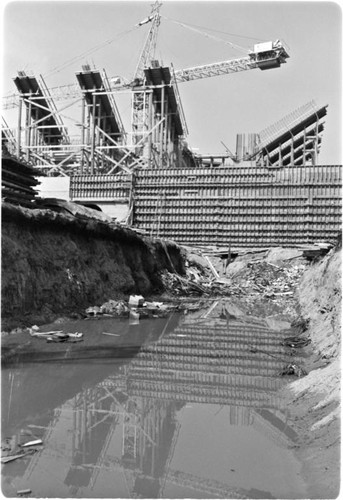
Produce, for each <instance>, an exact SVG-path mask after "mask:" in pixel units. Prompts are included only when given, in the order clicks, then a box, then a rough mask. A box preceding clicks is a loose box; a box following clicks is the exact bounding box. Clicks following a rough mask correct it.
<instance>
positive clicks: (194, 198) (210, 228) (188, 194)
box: [134, 165, 342, 247]
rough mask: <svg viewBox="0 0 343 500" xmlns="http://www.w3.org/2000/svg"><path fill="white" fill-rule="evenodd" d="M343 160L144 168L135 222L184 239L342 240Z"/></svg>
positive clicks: (250, 242)
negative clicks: (269, 166) (271, 165)
mask: <svg viewBox="0 0 343 500" xmlns="http://www.w3.org/2000/svg"><path fill="white" fill-rule="evenodd" d="M341 183H342V167H341V166H338V165H321V166H315V167H313V166H301V167H299V166H292V167H284V168H282V169H267V168H258V167H252V166H249V167H220V168H211V169H192V170H191V169H187V170H182V169H177V170H176V169H175V170H170V169H169V170H141V171H138V172H137V174H136V178H135V189H134V194H135V210H134V223H135V225H136V226H137V227H139V228H141V229H145V230H147V231H148V232H150V233H151V234H153V235H158V236H161V237H166V238H171V239H174V240H176V241H177V242H180V243H185V244H203V245H218V246H223V245H224V246H227V245H228V244H229V243H230V244H231V246H232V247H264V246H278V245H288V246H292V245H298V244H305V243H312V242H315V241H318V240H323V239H325V240H330V239H335V238H336V236H337V233H338V231H339V230H340V228H341Z"/></svg>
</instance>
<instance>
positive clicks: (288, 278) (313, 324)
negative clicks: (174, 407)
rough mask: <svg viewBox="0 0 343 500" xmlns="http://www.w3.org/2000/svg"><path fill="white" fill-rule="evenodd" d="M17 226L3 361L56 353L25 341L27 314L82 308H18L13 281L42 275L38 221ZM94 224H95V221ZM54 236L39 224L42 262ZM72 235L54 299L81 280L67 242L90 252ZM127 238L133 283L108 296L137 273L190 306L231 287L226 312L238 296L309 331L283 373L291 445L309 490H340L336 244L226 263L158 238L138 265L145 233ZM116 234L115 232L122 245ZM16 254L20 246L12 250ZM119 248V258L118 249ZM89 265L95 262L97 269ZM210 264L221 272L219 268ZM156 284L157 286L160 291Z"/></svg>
mask: <svg viewBox="0 0 343 500" xmlns="http://www.w3.org/2000/svg"><path fill="white" fill-rule="evenodd" d="M60 222H61V221H60ZM68 223H70V221H69V222H68ZM65 224H67V223H65ZM15 226H16V224H15V223H12V225H10V226H9V227H10V229H9V230H8V231H6V230H5V231H4V229H3V235H4V237H5V241H4V237H3V247H4V246H5V248H7V250H9V248H10V247H12V250H14V252H12V256H13V255H14V256H17V264H16V268H15V272H16V275H17V276H14V274H13V273H14V270H13V269H12V270H11V273H10V274H8V273H9V269H8V268H6V267H4V268H3V270H2V280H3V283H5V284H6V285H7V286H8V287H10V285H11V286H12V292H11V296H12V297H15V296H16V294H17V299H16V302H15V303H14V307H15V309H16V312H15V315H13V317H12V320H11V321H9V319H8V317H7V323H6V324H7V325H8V326H7V328H4V326H3V332H2V354H3V362H5V363H6V360H9V359H10V358H11V357H12V356H15V354H16V353H17V354H18V353H19V352H20V354H21V355H25V349H29V351H30V353H31V354H32V352H33V351H32V349H33V350H34V351H35V352H36V353H37V354H39V352H40V351H41V350H43V351H45V352H48V351H49V352H51V349H52V347H53V348H54V349H55V351H54V352H55V354H56V352H57V351H58V350H61V347H60V344H55V345H53V346H51V345H49V344H46V343H44V344H43V343H41V342H38V343H37V342H33V341H32V339H31V338H30V337H29V336H28V334H27V330H26V329H27V327H30V326H32V323H30V321H32V319H33V318H36V319H38V320H40V325H41V324H43V323H48V322H49V321H53V320H56V319H57V318H58V317H59V316H64V317H65V316H68V317H71V315H72V316H73V318H74V319H75V318H77V317H79V318H81V317H84V310H85V309H84V305H85V302H83V303H82V307H79V309H78V308H77V304H76V303H74V305H73V307H74V310H73V311H71V310H70V308H69V309H67V310H66V314H58V312H57V311H56V310H55V311H53V310H52V306H51V304H50V306H49V308H48V309H47V310H46V311H45V313H44V314H41V310H38V309H37V310H34V306H32V309H31V311H30V314H28V313H27V312H25V313H24V314H22V315H20V313H19V311H20V307H19V306H20V303H19V302H20V300H23V298H24V300H25V293H24V291H23V288H21V289H15V287H16V286H18V287H20V286H23V285H20V284H22V283H23V282H24V281H25V280H33V281H34V280H35V279H36V280H37V279H39V280H40V283H43V281H44V276H42V275H41V274H39V273H41V268H40V267H39V266H36V267H35V266H32V262H33V260H34V262H36V261H37V258H38V257H39V256H37V254H35V255H33V254H31V255H28V252H29V253H30V252H36V251H37V247H36V246H35V245H34V243H33V236H34V234H33V233H34V231H35V232H36V235H37V228H35V229H34V231H33V230H32V227H31V229H29V231H31V240H30V241H29V244H27V241H28V240H27V239H25V238H24V237H23V235H22V234H21V231H19V230H17V229H16V227H15ZM27 230H28V229H27V228H26V231H27ZM92 231H93V232H94V227H92ZM120 231H122V230H120ZM120 234H121V235H122V236H121V237H122V238H123V239H124V240H125V241H127V235H125V236H123V233H122V232H121V233H120ZM55 238H56V236H54V235H53V234H52V232H51V231H50V230H49V229H46V230H45V232H44V231H43V232H42V233H41V234H39V244H40V250H41V252H42V253H45V254H46V253H50V252H51V254H50V255H45V257H44V259H42V262H45V261H46V266H47V268H48V265H49V259H51V260H53V259H54V257H56V256H55V255H54V254H53V249H54V248H55V247H54V245H55ZM78 238H81V239H82V236H81V235H80V234H79V235H77V238H76V237H72V236H71V234H69V235H68V236H67V239H66V240H65V241H64V242H63V241H62V244H60V246H59V253H58V256H59V259H58V260H56V259H55V271H54V272H55V273H56V280H58V275H59V273H61V275H62V274H63V276H64V275H66V279H65V281H64V282H61V281H59V284H58V297H59V301H60V302H59V303H60V304H62V303H63V297H65V298H66V300H68V297H69V295H68V294H69V289H70V287H71V286H73V287H75V289H77V283H78V276H77V274H76V271H75V270H73V269H70V271H69V274H68V272H66V269H65V268H66V264H65V261H64V258H66V259H69V265H70V266H71V261H70V248H71V245H74V247H73V248H74V252H75V248H77V251H78V252H80V253H79V255H82V256H83V257H85V252H88V250H87V248H85V246H84V241H80V240H79V241H77V239H78ZM130 238H132V241H133V246H134V249H133V250H132V249H131V251H132V252H133V253H132V255H133V256H136V257H137V256H138V261H139V263H138V267H137V266H136V267H134V266H132V267H131V270H130V269H129V268H127V267H125V266H124V267H123V268H122V269H121V271H120V273H121V274H120V279H121V282H125V273H128V275H127V277H128V281H129V282H130V283H131V288H130V287H128V288H126V289H124V288H123V289H121V290H117V293H116V297H111V298H115V299H119V298H122V299H125V300H127V299H128V296H129V294H130V293H133V292H134V291H135V290H137V279H138V282H139V280H141V281H140V283H141V285H140V286H141V288H140V289H139V288H138V291H143V290H144V291H146V292H147V294H146V298H149V299H151V300H157V299H159V300H161V301H163V303H169V304H170V303H171V304H174V305H175V304H180V303H182V302H187V303H192V304H193V306H192V308H194V309H196V307H197V304H198V306H199V307H200V306H202V305H203V303H204V301H205V302H206V301H214V300H215V299H216V298H220V297H229V298H231V299H232V304H233V305H232V310H231V313H232V314H233V315H235V303H236V304H237V311H238V312H237V314H239V311H243V313H244V314H245V315H253V316H260V317H264V318H268V320H269V321H270V324H271V325H273V324H274V327H278V328H282V326H283V325H284V327H285V328H286V327H287V325H289V323H290V322H293V330H292V331H293V335H294V331H296V332H297V335H298V334H299V335H300V336H302V337H306V338H308V339H310V340H311V344H310V347H307V348H306V349H310V350H308V352H309V353H310V355H309V356H307V357H305V358H304V364H303V366H302V368H303V369H304V370H305V371H306V372H307V373H308V374H307V375H306V376H301V377H299V378H298V377H296V376H294V375H293V376H289V383H288V384H287V385H286V386H285V387H284V388H283V389H282V391H283V395H284V397H286V398H287V400H288V401H289V407H290V411H291V413H292V414H293V417H294V421H295V422H296V430H297V433H298V435H299V436H300V441H299V442H298V443H297V444H296V445H295V447H294V452H295V454H297V455H298V456H299V457H300V459H301V462H302V464H303V470H302V471H301V474H302V476H303V477H304V478H305V480H306V483H307V484H308V488H309V490H308V491H309V494H310V495H311V496H310V498H335V497H336V496H337V495H338V493H339V481H340V329H341V316H340V312H341V309H340V308H341V286H340V285H341V249H340V248H339V247H337V246H336V247H334V248H332V249H331V250H330V251H329V253H327V254H326V255H325V256H321V255H317V257H316V256H315V257H312V259H311V260H309V259H308V258H306V257H304V251H303V250H302V249H287V248H275V249H265V250H259V251H257V252H245V253H244V252H243V253H242V254H241V255H239V256H238V257H237V258H235V260H233V261H232V262H231V263H229V265H228V266H227V268H226V270H225V269H224V262H225V261H224V260H223V259H221V258H220V257H218V256H217V257H216V256H214V255H210V257H208V255H209V254H208V253H207V254H206V255H205V256H204V253H206V252H204V251H203V250H202V251H195V250H194V249H193V250H190V249H189V248H188V249H186V250H185V249H183V250H180V251H179V250H176V249H175V248H174V247H173V246H170V247H169V249H170V251H171V252H174V253H173V257H172V258H170V255H169V253H168V251H167V257H166V254H165V252H164V253H163V252H160V250H159V247H158V248H157V247H154V249H152V250H151V249H150V251H151V253H150V255H153V256H154V258H155V259H157V261H156V262H155V264H153V263H152V260H150V261H149V265H148V267H147V266H146V265H145V268H144V272H143V271H142V269H139V266H140V265H141V262H142V259H143V257H142V255H144V252H143V254H142V253H141V252H142V248H143V247H144V245H145V244H146V243H145V244H144V245H143V244H142V242H141V241H140V239H139V236H137V235H135V236H131V234H130ZM119 239H120V238H119ZM105 240H106V239H105ZM105 240H103V239H102V237H100V238H99V239H98V241H97V250H99V249H102V251H101V253H100V255H101V259H102V261H101V262H102V263H104V262H105V260H106V256H107V258H108V254H107V253H106V252H107V251H108V247H107V245H108V242H107V241H105ZM120 244H121V243H120V242H119V246H120ZM105 247H106V251H105V250H104V249H105ZM173 249H174V250H173ZM144 251H145V250H144ZM18 255H20V256H21V258H20V259H19V260H18ZM98 255H99V254H98ZM86 257H87V259H88V261H89V260H90V259H91V257H90V255H89V254H87V256H86ZM206 257H207V258H206ZM111 258H112V259H115V256H113V254H112V256H111ZM120 258H121V259H123V256H121V257H120ZM149 258H150V257H149ZM104 259H105V260H104ZM151 259H152V257H151ZM182 259H184V261H183V262H181V261H182ZM51 260H50V261H51ZM209 260H210V264H209ZM18 261H19V264H18ZM74 264H75V261H74ZM44 265H45V264H44ZM90 266H91V263H90ZM111 266H112V267H109V272H110V273H113V272H114V270H113V263H112V264H111ZM176 267H177V268H178V269H177V270H176ZM93 271H94V272H95V273H97V272H98V271H99V272H100V270H98V271H95V270H94V269H93ZM157 271H158V273H159V274H160V278H159V280H157V281H156V277H154V279H152V276H151V275H150V276H149V272H150V273H152V272H155V273H156V272H157ZM184 271H186V274H185V272H184ZM46 272H47V271H46ZM87 272H88V275H87V279H88V282H87V283H88V285H87V286H91V282H90V280H91V276H92V274H90V273H91V272H92V270H91V269H88V271H87ZM30 273H31V275H30ZM35 273H38V275H37V274H35ZM216 273H217V274H218V275H219V277H218V276H217V277H216ZM70 276H71V277H70ZM84 276H85V275H84ZM94 276H95V275H94ZM132 276H134V277H133V278H132ZM37 277H38V278H37ZM14 278H15V279H14ZM103 278H104V275H103ZM96 279H97V280H98V279H99V276H96ZM142 280H143V285H142ZM149 280H150V282H149ZM10 281H11V283H9V282H10ZM151 283H152V284H151ZM161 283H162V284H163V286H161ZM157 285H158V286H159V292H158V293H157V288H158V287H157ZM9 289H11V288H9ZM54 290H56V284H55V285H54V284H53V283H52V286H51V288H50V289H49V283H45V293H48V296H49V297H50V296H51V297H53V293H54ZM102 291H103V292H104V290H102ZM105 293H106V296H103V297H102V301H105V300H108V299H109V298H110V297H108V293H109V290H108V289H107V290H105ZM37 300H38V299H37ZM61 301H62V302H61ZM102 301H101V300H100V297H99V296H96V295H93V296H91V295H89V297H88V304H87V305H88V306H91V305H100V303H101V302H102ZM5 304H6V298H5ZM66 306H67V304H66ZM61 312H62V311H61ZM71 312H72V313H73V314H71ZM157 321H158V320H157ZM56 325H58V322H57V323H56ZM271 327H273V326H271ZM294 329H295V330H294ZM107 341H108V339H106V338H105V337H104V336H103V337H102V340H101V343H102V344H101V345H99V348H100V349H101V350H102V352H103V351H104V350H106V342H107ZM137 342H138V343H139V340H137V339H136V338H134V339H133V344H132V345H133V346H134V348H135V347H137ZM43 346H44V347H43ZM85 347H86V346H85V345H84V344H80V346H79V345H78V344H75V345H74V346H73V349H75V350H78V349H85ZM126 347H127V346H126ZM8 356H9V357H8Z"/></svg>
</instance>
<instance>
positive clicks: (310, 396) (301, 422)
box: [286, 250, 342, 498]
mask: <svg viewBox="0 0 343 500" xmlns="http://www.w3.org/2000/svg"><path fill="white" fill-rule="evenodd" d="M341 253H342V252H341V250H337V251H334V250H333V251H331V252H330V253H329V254H328V255H327V256H326V257H324V258H323V260H322V261H321V262H320V263H317V264H315V265H313V266H311V267H310V268H309V269H308V270H307V271H306V272H305V274H304V276H303V279H302V281H301V284H300V288H299V303H300V307H301V314H302V316H303V318H304V320H305V321H304V324H307V325H308V329H307V334H308V335H309V336H310V338H311V340H312V346H313V348H314V351H315V357H314V358H313V359H312V363H313V367H314V368H315V369H313V370H312V371H311V372H310V373H309V375H308V376H306V377H304V378H302V379H299V380H296V381H294V382H292V383H291V384H290V385H289V386H288V387H287V390H286V391H287V398H288V401H289V406H290V408H291V412H292V414H293V418H295V420H296V421H297V427H298V431H299V434H300V435H301V436H303V438H302V443H299V446H300V445H301V447H300V448H299V455H300V457H301V460H302V462H303V463H304V464H305V465H304V470H303V474H304V477H305V478H306V479H307V481H308V483H309V484H310V488H309V495H310V498H336V497H337V495H338V493H339V475H340V445H339V443H340V343H341V301H342V291H341V257H342V255H341Z"/></svg>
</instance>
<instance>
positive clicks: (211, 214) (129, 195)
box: [2, 1, 341, 247]
mask: <svg viewBox="0 0 343 500" xmlns="http://www.w3.org/2000/svg"><path fill="white" fill-rule="evenodd" d="M160 6H161V4H160V3H159V2H158V1H157V2H156V3H155V4H154V6H153V8H152V12H151V15H150V16H149V18H148V19H147V20H145V21H144V22H142V23H141V24H146V23H150V29H149V32H148V35H147V38H146V41H145V44H144V47H143V50H142V53H141V56H140V58H139V61H138V64H137V68H136V71H135V76H134V79H133V80H132V81H131V82H127V81H124V80H123V79H121V78H120V77H118V78H109V77H108V76H107V74H106V72H105V71H99V70H97V69H94V68H91V67H90V66H89V65H86V66H83V67H82V70H81V71H78V72H77V73H76V83H75V84H71V85H65V86H61V87H55V88H50V89H49V88H48V87H47V86H46V84H45V82H44V80H43V77H41V76H39V77H36V76H34V75H30V74H27V73H26V72H23V71H21V72H19V73H18V75H17V76H16V77H15V78H14V84H15V86H16V89H17V93H16V94H14V95H12V96H8V97H6V98H5V99H4V104H3V109H4V110H6V109H9V108H13V107H15V108H16V109H17V112H18V115H17V126H16V127H15V128H14V129H13V128H11V127H9V126H8V125H7V123H6V122H5V121H4V120H3V124H2V149H3V198H4V199H5V200H7V201H10V202H12V203H13V202H14V203H20V204H24V205H26V206H31V204H32V203H33V202H34V200H35V195H36V194H37V193H36V192H35V191H34V189H33V187H35V186H36V185H37V181H35V178H36V177H38V178H39V180H40V181H41V183H42V184H44V185H45V186H48V187H47V191H46V192H48V193H49V191H50V192H51V193H54V196H56V191H57V189H56V186H57V185H62V186H63V188H62V191H63V196H61V197H62V198H63V197H64V198H65V199H68V200H71V201H76V202H80V203H84V204H92V205H97V206H98V207H99V208H101V210H103V211H104V212H105V213H107V214H109V215H110V216H112V217H114V218H115V219H116V220H117V221H118V222H122V223H126V224H130V225H132V226H134V227H136V228H138V229H140V230H142V231H145V232H146V233H147V234H150V235H151V236H156V237H165V238H171V239H174V240H176V241H178V242H180V243H186V244H202V245H216V246H222V245H225V246H227V244H231V245H232V246H234V247H256V246H270V245H282V244H288V245H290V246H291V245H296V244H302V243H311V242H314V241H318V240H322V239H325V240H328V239H329V240H330V239H333V238H335V237H336V235H337V232H338V231H339V229H340V226H341V167H340V166H331V165H329V166H326V165H318V154H319V151H320V147H321V141H322V135H323V131H324V121H325V116H326V113H327V106H326V105H324V106H318V105H317V104H316V103H314V102H313V101H311V102H309V103H307V104H305V105H304V106H302V107H301V108H299V109H297V110H295V111H293V112H292V113H290V114H288V115H287V116H285V117H284V118H282V119H281V120H280V121H279V122H277V123H276V124H274V125H272V126H269V127H268V128H265V129H264V130H262V131H260V132H259V133H250V134H238V135H237V140H236V151H235V153H232V152H231V151H229V150H228V149H227V148H226V152H225V154H222V155H213V156H211V155H201V154H197V153H194V152H193V151H192V150H191V149H190V148H189V147H188V144H187V142H186V138H187V134H188V130H187V124H186V119H185V115H184V112H183V108H182V103H181V99H180V94H179V91H178V84H179V83H182V82H187V81H190V80H196V79H202V78H209V77H214V76H218V75H226V74H230V73H235V72H241V71H247V70H251V69H258V70H263V71H265V70H269V69H275V68H279V67H281V65H283V64H285V63H286V62H287V59H288V57H289V53H288V49H287V48H286V45H285V44H284V43H283V42H281V41H280V40H276V41H274V42H264V43H258V44H256V45H255V46H254V48H253V50H251V51H250V52H249V54H248V55H247V56H246V57H241V58H239V59H232V60H228V61H223V62H219V63H213V64H208V65H205V66H197V67H193V68H188V69H182V70H174V68H173V67H172V66H171V67H166V66H163V65H161V64H160V63H159V61H157V60H156V59H154V52H155V46H156V40H157V33H158V27H159V24H160V14H159V9H160ZM119 93H126V94H129V96H130V98H131V102H132V105H131V115H132V116H131V131H130V132H127V131H126V130H125V128H124V125H123V121H122V119H121V116H120V113H119V110H118V106H117V103H116V95H119ZM80 103H81V106H80ZM75 105H77V106H78V113H79V114H80V116H78V118H77V127H76V133H74V131H73V133H71V131H70V130H69V128H68V127H67V126H66V125H65V124H64V123H63V119H62V114H63V111H64V110H65V109H67V108H72V107H73V106H75ZM74 128H75V127H74ZM14 163H15V164H16V166H14ZM24 171H25V172H26V174H25V175H23V173H24ZM46 192H45V194H43V195H42V196H47V194H46Z"/></svg>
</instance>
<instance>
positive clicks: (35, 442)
mask: <svg viewBox="0 0 343 500" xmlns="http://www.w3.org/2000/svg"><path fill="white" fill-rule="evenodd" d="M38 444H43V441H42V440H41V439H35V440H34V441H28V442H27V443H24V444H21V445H19V446H21V447H22V448H25V447H27V446H37V445H38Z"/></svg>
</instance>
